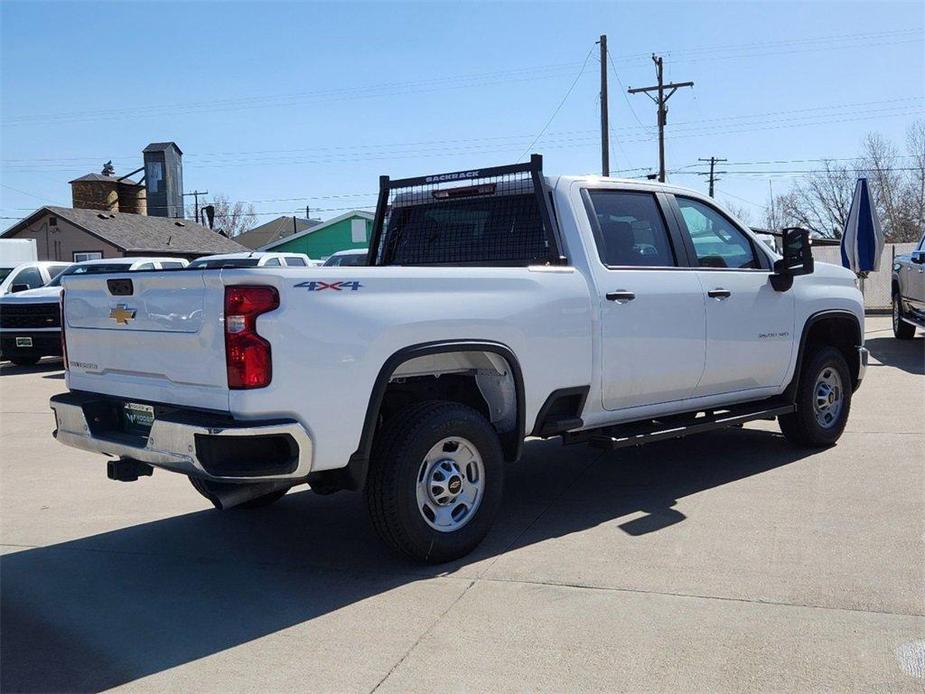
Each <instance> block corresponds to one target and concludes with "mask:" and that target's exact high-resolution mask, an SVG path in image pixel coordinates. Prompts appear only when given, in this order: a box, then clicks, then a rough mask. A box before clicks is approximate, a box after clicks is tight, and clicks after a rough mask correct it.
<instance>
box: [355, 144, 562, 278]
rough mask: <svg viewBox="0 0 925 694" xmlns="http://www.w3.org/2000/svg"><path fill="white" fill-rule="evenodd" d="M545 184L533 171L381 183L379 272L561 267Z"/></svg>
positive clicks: (376, 239)
mask: <svg viewBox="0 0 925 694" xmlns="http://www.w3.org/2000/svg"><path fill="white" fill-rule="evenodd" d="M553 224H554V218H553V215H552V214H551V210H550V203H549V199H548V197H547V195H546V189H545V185H544V183H543V178H542V157H540V156H539V155H533V157H531V160H530V163H528V164H514V165H510V166H499V167H494V168H489V169H477V170H471V171H458V172H453V173H446V174H436V175H431V176H421V177H419V178H408V179H401V180H396V181H392V180H390V179H389V178H388V177H386V176H383V177H382V178H381V179H380V193H379V204H378V207H377V209H376V219H375V222H374V226H373V239H372V243H371V244H370V254H371V256H370V262H371V264H375V265H457V266H458V265H481V266H486V265H489V266H490V265H500V266H524V265H537V264H546V263H558V262H561V261H562V258H561V254H560V251H559V248H560V245H559V243H558V242H557V233H556V229H555V228H554V226H553Z"/></svg>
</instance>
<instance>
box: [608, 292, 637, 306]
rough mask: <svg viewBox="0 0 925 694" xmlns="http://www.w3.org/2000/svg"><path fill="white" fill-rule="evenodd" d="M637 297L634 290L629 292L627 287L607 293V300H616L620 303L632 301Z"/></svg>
mask: <svg viewBox="0 0 925 694" xmlns="http://www.w3.org/2000/svg"><path fill="white" fill-rule="evenodd" d="M635 298H636V294H635V293H634V292H628V291H626V290H625V289H618V290H617V291H615V292H608V293H607V301H616V302H617V303H618V304H623V303H626V302H627V301H632V300H633V299H635Z"/></svg>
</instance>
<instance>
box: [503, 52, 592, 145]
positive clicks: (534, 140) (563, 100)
mask: <svg viewBox="0 0 925 694" xmlns="http://www.w3.org/2000/svg"><path fill="white" fill-rule="evenodd" d="M593 52H594V46H591V48H589V49H588V54H587V55H586V56H585V60H584V62H583V63H582V64H581V69H580V70H579V71H578V74H577V75H576V76H575V79H574V80H572V84H571V85H570V86H569V88H568V91H566V92H565V96H563V97H562V101H560V102H559V105H558V106H556V109H555V111H553V112H552V115H551V116H550V117H549V120H547V121H546V125H544V126H543V129H542V130H540V132H539V135H537V136H536V137H535V138H533V142H531V143H530V144H529V145H527V148H526V149H525V150H524V152H523V154H521V155H520V158H521V159H523V158H524V157H525V156H527V154H529V153H530V150H532V149H533V145H535V144H536V143H537V141H539V139H540V138H541V137H543V133H545V132H546V130H547V128H549V125H550V124H551V123H552V122H553V120H554V119H555V117H556V116H557V115H558V114H559V111H560V110H561V109H562V106H563V105H564V104H565V102H566V101H567V100H568V98H569V96H570V95H571V93H572V90H574V89H575V85H576V84H578V80H580V79H581V76H582V75H583V74H585V68H586V67H587V66H588V60H590V58H591V53H593Z"/></svg>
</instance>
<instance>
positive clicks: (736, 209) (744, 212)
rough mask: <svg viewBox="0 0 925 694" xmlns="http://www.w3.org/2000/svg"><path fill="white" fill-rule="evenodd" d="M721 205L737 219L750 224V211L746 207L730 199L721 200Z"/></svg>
mask: <svg viewBox="0 0 925 694" xmlns="http://www.w3.org/2000/svg"><path fill="white" fill-rule="evenodd" d="M723 207H725V208H726V210H727V211H728V212H730V213H731V214H732V216H733V217H735V218H736V219H738V220H739V221H740V222H743V223H744V224H751V221H752V213H751V210H749V209H748V208H747V207H743V206H742V205H739V204H737V203H735V202H733V201H732V200H723Z"/></svg>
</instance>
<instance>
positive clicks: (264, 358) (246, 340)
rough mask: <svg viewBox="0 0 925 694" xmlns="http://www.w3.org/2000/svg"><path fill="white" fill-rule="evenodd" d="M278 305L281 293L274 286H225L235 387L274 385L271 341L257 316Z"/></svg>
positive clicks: (230, 378) (227, 342)
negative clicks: (262, 334) (259, 328)
mask: <svg viewBox="0 0 925 694" xmlns="http://www.w3.org/2000/svg"><path fill="white" fill-rule="evenodd" d="M277 308H279V293H278V292H277V291H276V289H275V288H274V287H268V286H265V285H264V286H257V287H248V286H241V285H235V286H231V287H225V364H226V366H227V368H228V387H229V388H231V389H232V390H241V389H245V388H264V387H266V386H268V385H269V384H270V379H271V378H272V377H273V361H272V359H271V356H270V343H269V342H267V341H266V340H264V339H263V338H262V337H260V335H258V334H257V316H259V315H261V314H262V313H267V312H268V311H273V310H274V309H277Z"/></svg>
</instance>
